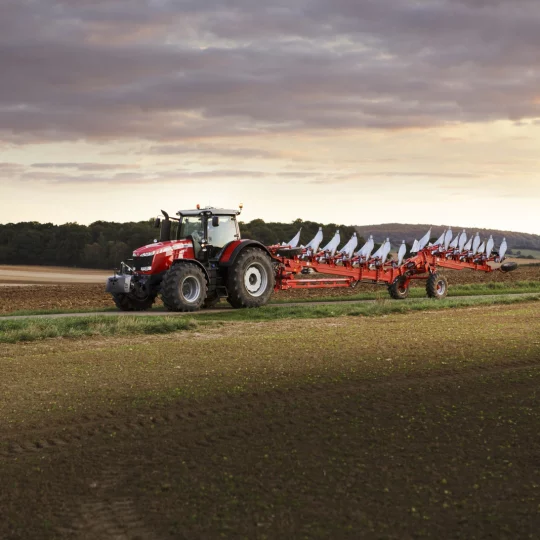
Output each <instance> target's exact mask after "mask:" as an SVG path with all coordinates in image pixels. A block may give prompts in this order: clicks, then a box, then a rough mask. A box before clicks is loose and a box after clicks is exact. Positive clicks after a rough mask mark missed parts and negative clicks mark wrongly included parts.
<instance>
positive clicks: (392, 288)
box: [388, 276, 409, 300]
mask: <svg viewBox="0 0 540 540" xmlns="http://www.w3.org/2000/svg"><path fill="white" fill-rule="evenodd" d="M388 292H389V293H390V296H391V297H392V298H394V300H405V298H407V296H409V282H408V281H407V278H405V277H403V276H399V277H397V278H396V279H395V280H394V283H392V284H391V285H389V286H388Z"/></svg>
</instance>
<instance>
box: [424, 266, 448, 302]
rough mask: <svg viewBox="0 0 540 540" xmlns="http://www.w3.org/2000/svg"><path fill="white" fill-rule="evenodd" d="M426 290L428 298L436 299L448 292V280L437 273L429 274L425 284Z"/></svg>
mask: <svg viewBox="0 0 540 540" xmlns="http://www.w3.org/2000/svg"><path fill="white" fill-rule="evenodd" d="M426 292H427V295H428V296H429V297H430V298H436V299H438V300H440V299H442V298H444V297H445V296H446V295H447V294H448V280H447V279H446V278H445V277H444V276H443V275H442V274H438V273H434V274H430V275H429V277H428V280H427V284H426Z"/></svg>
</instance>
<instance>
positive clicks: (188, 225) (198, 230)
mask: <svg viewBox="0 0 540 540" xmlns="http://www.w3.org/2000/svg"><path fill="white" fill-rule="evenodd" d="M190 235H191V236H193V238H194V239H195V240H196V241H197V242H201V241H202V240H203V238H204V224H203V219H202V217H201V216H184V217H183V218H182V220H181V221H180V227H179V229H178V239H179V240H180V239H182V238H187V237H188V236H190Z"/></svg>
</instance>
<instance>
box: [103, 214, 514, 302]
mask: <svg viewBox="0 0 540 540" xmlns="http://www.w3.org/2000/svg"><path fill="white" fill-rule="evenodd" d="M240 211H241V207H240V210H224V209H217V208H200V207H199V206H197V208H196V209H194V210H181V211H180V212H178V213H177V215H178V216H179V217H178V218H172V217H171V218H170V217H169V215H168V214H167V213H166V212H164V211H162V214H163V216H164V217H163V219H160V218H158V219H156V222H155V225H156V227H158V228H160V239H159V241H158V240H155V241H154V243H153V244H149V245H147V246H143V247H141V248H139V249H137V250H135V251H134V252H133V258H132V259H130V260H128V261H126V262H122V265H121V269H120V271H119V272H115V274H114V276H112V277H110V278H109V279H108V281H107V289H106V290H107V291H108V292H110V293H111V294H112V296H113V299H114V301H115V303H116V305H117V306H118V308H120V309H122V310H126V311H134V310H137V311H139V310H146V309H149V308H150V307H151V306H152V304H153V303H154V301H155V299H156V297H157V295H158V294H159V295H160V296H161V299H162V301H163V303H164V305H165V307H166V308H167V309H169V310H171V311H196V310H198V309H200V308H204V307H211V306H213V305H215V304H216V303H217V302H219V300H220V299H221V298H226V299H227V301H228V302H229V303H230V304H231V305H232V306H233V307H235V308H245V307H248V308H249V307H259V306H262V305H264V304H266V303H267V302H268V300H269V298H270V296H271V295H272V292H273V291H274V290H288V289H324V288H330V287H355V286H356V285H357V284H358V283H378V284H382V285H386V286H387V287H388V291H389V293H390V295H391V296H392V298H396V299H403V298H406V297H407V296H408V294H409V285H410V283H411V281H412V280H413V279H424V280H427V284H426V291H427V295H428V296H429V297H430V298H444V297H445V296H446V294H447V292H448V282H447V280H446V278H445V277H444V275H443V274H441V273H440V272H439V269H441V268H450V269H453V270H463V269H470V270H477V271H482V272H492V271H493V267H492V266H491V265H490V263H502V264H501V266H500V270H502V271H503V272H509V271H511V270H514V269H515V268H516V267H517V265H516V264H515V263H511V262H503V261H504V260H505V254H506V251H507V243H506V240H505V239H503V240H502V242H501V244H500V247H499V248H498V249H495V243H494V240H493V238H492V237H491V236H490V237H489V239H487V240H484V241H482V240H481V239H480V235H479V234H478V233H476V235H474V236H471V237H468V236H467V233H466V232H465V231H463V232H461V233H459V234H457V235H455V236H454V234H453V233H452V230H451V229H447V230H445V231H444V232H443V233H442V234H441V235H440V237H439V238H438V239H437V240H435V241H434V242H433V243H430V238H431V229H430V230H429V231H428V232H427V233H426V235H425V236H424V237H423V238H421V239H420V240H415V241H414V244H413V246H412V248H411V250H410V253H409V256H407V246H406V245H405V241H403V242H402V243H401V245H400V247H399V250H398V253H397V259H394V258H393V257H392V256H391V254H390V252H391V250H392V246H391V244H390V240H389V239H386V240H385V241H384V242H382V244H381V245H380V246H379V247H378V249H376V250H375V241H374V239H373V237H372V236H370V237H369V238H368V240H367V241H366V242H365V243H364V245H363V246H362V247H361V248H360V249H357V248H358V243H359V239H358V237H357V235H356V233H355V234H353V236H352V237H351V238H350V239H349V240H348V241H347V242H346V243H345V244H344V245H343V247H341V248H339V246H340V244H341V236H340V233H339V230H338V231H337V232H336V233H335V234H334V236H333V237H332V238H331V240H330V241H329V242H328V243H327V244H326V245H324V246H323V247H321V245H322V243H323V233H322V228H320V229H319V231H318V232H317V234H316V235H315V237H314V238H313V239H312V240H311V241H310V242H308V243H307V244H306V245H305V246H303V245H301V244H300V237H301V230H300V231H298V233H297V234H296V235H295V237H294V238H293V239H292V240H291V241H290V242H288V243H284V244H280V245H273V246H264V245H263V244H261V243H260V242H257V241H255V240H245V239H241V238H240V229H239V227H238V222H237V216H238V215H239V214H240ZM171 220H172V221H176V222H178V226H177V229H176V233H175V234H172V232H171V231H172V228H171V225H172V223H171ZM314 274H320V275H321V276H322V277H321V278H319V279H315V278H313V275H314ZM298 276H300V277H298ZM303 276H312V277H303Z"/></svg>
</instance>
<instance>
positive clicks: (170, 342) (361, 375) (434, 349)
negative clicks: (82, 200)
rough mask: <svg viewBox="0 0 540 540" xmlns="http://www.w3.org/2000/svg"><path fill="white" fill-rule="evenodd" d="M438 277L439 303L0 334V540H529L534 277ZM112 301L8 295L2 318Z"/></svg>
mask: <svg viewBox="0 0 540 540" xmlns="http://www.w3.org/2000/svg"><path fill="white" fill-rule="evenodd" d="M30 270H31V269H30ZM43 273H44V274H45V273H47V271H43ZM50 273H52V274H55V273H59V272H58V269H56V270H55V269H52V270H51V271H50ZM60 273H61V272H60ZM74 273H76V272H74ZM447 275H448V276H449V278H450V282H451V284H452V288H453V290H454V291H455V292H456V293H457V295H456V297H455V298H451V299H448V300H445V301H438V302H435V301H429V300H427V301H426V300H421V299H414V300H411V301H410V302H399V301H390V300H387V298H388V297H387V293H386V290H385V288H384V287H376V286H373V285H360V286H359V287H357V288H356V289H354V290H344V291H340V290H334V291H332V290H331V289H330V290H327V291H323V293H322V294H323V295H324V296H321V293H320V292H318V291H307V292H305V291H295V292H280V293H276V294H275V296H274V301H275V302H277V303H280V302H291V301H293V302H302V301H306V300H317V299H319V300H320V299H322V298H330V299H332V298H333V299H334V300H340V299H350V298H355V299H358V298H360V297H365V298H371V299H374V300H375V302H371V303H365V302H364V303H339V302H337V303H333V304H328V305H311V304H303V303H300V304H298V305H296V306H293V307H282V306H279V305H276V306H268V307H266V308H262V309H260V310H234V311H233V310H229V311H223V310H210V311H208V312H203V313H201V314H198V315H190V316H187V317H164V316H163V315H164V314H161V313H160V309H161V308H160V307H159V306H158V308H157V310H156V311H157V316H153V317H132V316H126V317H110V316H109V317H106V316H95V315H92V316H91V317H84V318H80V317H79V318H75V317H67V318H61V319H34V320H28V319H24V320H7V319H5V320H2V318H0V373H2V377H1V378H0V471H1V475H2V476H1V478H2V489H1V490H0V508H1V509H2V512H1V515H2V519H0V538H2V539H3V538H6V539H10V540H18V539H21V540H22V539H27V538H33V539H34V538H36V539H44V540H49V539H59V540H63V539H72V538H75V539H83V540H85V539H88V540H94V539H100V540H101V539H111V540H113V539H115V540H116V539H122V540H124V539H136V538H137V539H141V540H145V539H165V538H175V539H177V538H186V539H187V538H189V539H199V538H200V539H207V538H255V539H273V538H351V539H352V538H385V539H386V538H388V539H400V540H401V539H405V538H435V539H439V538H443V537H444V538H466V539H483V538H507V539H509V540H510V539H512V540H513V539H515V538H536V537H537V531H538V526H539V524H540V469H539V468H538V463H539V462H540V438H539V437H538V433H539V430H540V397H539V395H538V391H537V389H538V385H539V383H540V302H539V301H538V300H539V298H540V295H539V294H538V293H539V292H540V287H539V283H540V267H538V266H528V267H522V268H520V269H519V270H517V271H516V272H513V273H510V274H503V273H500V272H497V273H493V274H489V275H480V274H479V273H473V272H447ZM98 277H99V276H90V278H91V279H97V278H98ZM103 288H104V287H103V282H100V283H80V282H71V283H67V282H66V283H63V284H52V283H49V284H40V285H35V284H27V285H21V286H4V287H2V288H0V295H1V298H2V300H3V302H2V304H1V306H0V310H1V312H2V313H3V314H7V313H13V312H17V311H19V312H20V311H21V310H29V311H31V312H35V311H40V310H42V311H47V310H49V311H51V310H53V311H54V310H58V311H63V312H65V311H69V310H74V311H79V310H82V311H84V310H103V309H108V308H111V307H112V302H111V300H110V298H109V296H108V295H106V294H105V293H104V292H103ZM501 291H503V292H508V291H513V292H521V293H523V292H527V293H529V292H530V293H535V294H531V295H529V296H524V295H520V296H513V297H505V298H494V297H486V296H482V295H484V294H492V293H500V292H501ZM413 292H414V291H413ZM421 294H422V291H421V289H418V295H421ZM466 294H472V295H480V296H478V297H473V298H470V297H468V296H467V297H460V296H459V295H466ZM332 295H334V296H333V297H332ZM413 296H415V294H413Z"/></svg>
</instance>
